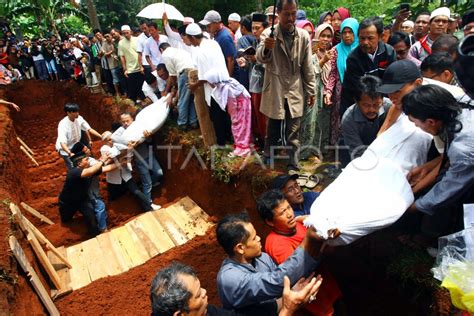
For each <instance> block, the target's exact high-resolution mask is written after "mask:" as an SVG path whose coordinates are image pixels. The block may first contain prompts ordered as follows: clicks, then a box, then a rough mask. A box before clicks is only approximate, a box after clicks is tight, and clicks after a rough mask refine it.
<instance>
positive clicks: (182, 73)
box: [160, 43, 197, 130]
mask: <svg viewBox="0 0 474 316" xmlns="http://www.w3.org/2000/svg"><path fill="white" fill-rule="evenodd" d="M160 52H161V55H162V57H163V62H164V63H165V65H166V69H167V70H168V73H169V81H171V85H176V84H177V85H178V92H179V97H178V127H179V128H180V129H182V130H186V129H187V125H188V124H189V126H190V127H191V128H193V129H195V128H197V116H196V109H195V108H194V100H193V97H192V94H191V91H190V90H189V84H188V72H189V70H191V69H192V68H194V65H193V63H192V61H191V59H192V58H191V55H190V54H189V53H188V52H187V51H185V50H183V49H179V48H174V47H171V46H170V44H168V43H163V44H161V45H160Z"/></svg>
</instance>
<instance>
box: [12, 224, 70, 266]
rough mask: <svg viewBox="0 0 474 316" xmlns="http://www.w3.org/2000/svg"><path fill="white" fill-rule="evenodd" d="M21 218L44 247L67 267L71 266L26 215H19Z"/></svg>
mask: <svg viewBox="0 0 474 316" xmlns="http://www.w3.org/2000/svg"><path fill="white" fill-rule="evenodd" d="M21 217H22V220H23V221H24V222H25V223H26V224H27V226H28V227H29V229H31V231H32V232H33V233H34V234H35V236H36V238H37V239H38V241H39V242H40V243H41V244H43V245H45V247H46V249H48V250H50V251H52V252H53V253H54V254H55V255H56V256H57V257H58V258H59V259H60V260H61V261H62V262H63V263H64V264H65V265H66V266H67V267H68V268H69V269H70V268H72V266H71V264H70V263H69V262H68V261H67V259H66V258H65V257H63V256H62V254H61V253H60V252H58V250H57V248H56V247H54V245H53V244H52V243H51V242H50V241H49V240H48V239H47V238H46V237H45V236H44V235H43V233H41V232H40V231H39V229H37V228H36V227H35V226H34V225H33V224H32V223H31V222H30V221H29V220H28V219H27V218H26V217H24V216H23V215H21Z"/></svg>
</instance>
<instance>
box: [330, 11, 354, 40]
mask: <svg viewBox="0 0 474 316" xmlns="http://www.w3.org/2000/svg"><path fill="white" fill-rule="evenodd" d="M350 17H351V13H350V12H349V10H348V9H346V8H342V7H340V8H337V9H336V10H334V12H333V13H332V19H331V25H332V28H333V29H334V39H333V41H332V44H333V45H334V46H335V45H336V44H339V42H340V41H341V23H342V22H344V20H345V19H347V18H350Z"/></svg>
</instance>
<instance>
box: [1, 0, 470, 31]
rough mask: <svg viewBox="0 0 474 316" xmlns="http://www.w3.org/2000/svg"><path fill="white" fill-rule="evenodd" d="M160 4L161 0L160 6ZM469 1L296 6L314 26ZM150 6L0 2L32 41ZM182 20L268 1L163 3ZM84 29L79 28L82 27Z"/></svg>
mask: <svg viewBox="0 0 474 316" xmlns="http://www.w3.org/2000/svg"><path fill="white" fill-rule="evenodd" d="M158 1H160V0H158ZM472 1H473V0H393V1H392V0H337V1H336V0H300V1H299V3H300V7H301V8H302V9H304V10H305V11H306V13H307V17H308V18H309V19H310V20H311V21H313V22H317V21H318V18H319V14H320V13H322V12H323V11H333V10H334V9H335V8H336V7H339V6H344V7H346V8H349V9H350V11H351V14H352V16H353V17H355V18H357V19H359V20H360V19H362V18H364V17H368V16H372V15H379V16H382V17H384V20H385V22H386V23H389V22H390V21H391V19H392V18H393V16H394V15H395V14H396V11H397V9H398V7H399V5H400V2H408V3H410V6H411V8H412V12H413V14H416V13H418V12H420V11H421V10H425V9H428V10H433V9H434V8H436V7H438V6H440V5H447V6H449V7H450V8H451V9H452V11H453V12H456V13H459V14H462V13H463V12H465V11H466V10H467V9H469V6H471V7H472ZM153 2H157V1H154V0H0V16H3V17H6V18H7V19H8V20H9V23H10V25H11V26H12V28H13V29H14V30H20V31H21V32H22V33H23V34H27V35H30V36H46V35H48V34H50V33H58V31H59V30H62V31H68V32H70V33H75V32H81V33H87V32H90V30H91V29H92V28H102V29H109V28H111V27H120V26H121V25H122V24H130V25H131V26H137V25H138V20H137V17H136V15H137V13H138V12H139V11H140V10H141V9H143V8H144V7H145V6H146V5H148V4H150V3H153ZM166 2H167V3H170V4H172V5H174V6H175V7H177V8H178V9H179V10H180V11H181V12H182V13H183V14H184V15H185V16H192V17H194V18H195V19H196V20H198V21H199V20H200V19H202V18H203V17H204V14H205V13H206V12H207V11H208V10H211V9H215V10H217V11H219V13H220V14H221V16H222V18H223V20H224V21H226V20H227V16H228V15H229V14H230V13H232V12H238V13H240V14H241V15H245V14H250V13H252V12H255V11H259V10H264V9H265V8H266V7H267V6H269V5H273V1H272V0H167V1H166ZM81 25H82V26H81Z"/></svg>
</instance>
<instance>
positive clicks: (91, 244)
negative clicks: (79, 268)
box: [82, 238, 109, 282]
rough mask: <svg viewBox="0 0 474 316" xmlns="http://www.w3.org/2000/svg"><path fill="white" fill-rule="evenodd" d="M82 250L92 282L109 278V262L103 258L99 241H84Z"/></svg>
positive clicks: (93, 239)
mask: <svg viewBox="0 0 474 316" xmlns="http://www.w3.org/2000/svg"><path fill="white" fill-rule="evenodd" d="M82 249H83V253H84V259H85V261H86V264H87V270H88V271H89V276H90V278H91V282H94V281H95V280H98V279H100V278H104V277H107V276H109V274H108V272H107V269H106V268H105V267H106V265H107V262H106V261H105V260H104V257H103V256H102V253H101V248H100V246H99V242H98V241H97V239H96V238H92V239H88V240H86V241H84V242H83V243H82Z"/></svg>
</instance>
